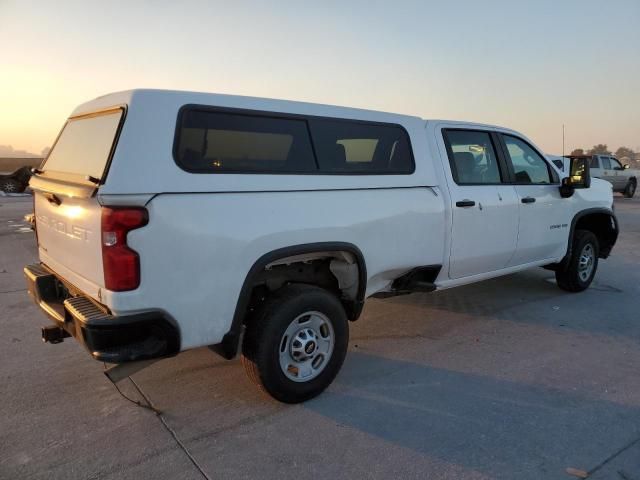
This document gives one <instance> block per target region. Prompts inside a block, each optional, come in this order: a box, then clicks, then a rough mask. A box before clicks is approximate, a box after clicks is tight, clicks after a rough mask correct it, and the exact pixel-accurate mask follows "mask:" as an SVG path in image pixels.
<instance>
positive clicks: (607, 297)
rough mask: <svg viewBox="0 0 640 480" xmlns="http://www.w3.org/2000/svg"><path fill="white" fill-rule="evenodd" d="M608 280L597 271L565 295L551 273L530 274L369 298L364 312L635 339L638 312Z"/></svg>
mask: <svg viewBox="0 0 640 480" xmlns="http://www.w3.org/2000/svg"><path fill="white" fill-rule="evenodd" d="M608 277H609V275H606V274H605V273H604V272H599V277H596V279H595V280H594V283H593V284H592V286H591V287H590V288H589V289H588V290H586V291H585V292H581V293H579V294H570V293H567V292H564V291H562V290H560V289H559V288H558V287H557V285H556V283H555V278H554V275H553V272H549V271H546V270H543V269H538V270H530V271H524V272H520V273H517V274H513V275H508V276H505V277H500V278H495V279H492V280H487V281H484V282H479V283H475V284H471V285H466V286H463V287H458V288H453V289H449V290H442V291H436V292H433V293H417V294H412V295H407V296H401V297H393V298H390V299H386V300H371V301H368V305H367V308H366V309H365V314H366V316H373V317H379V316H380V314H379V313H376V312H377V311H379V312H384V315H386V316H391V315H397V314H401V315H406V314H407V312H413V313H411V314H410V315H411V321H412V322H414V319H415V320H416V321H417V320H419V319H421V320H423V321H429V320H432V319H436V318H445V319H448V320H451V321H452V322H456V321H457V322H464V321H472V320H473V321H478V320H480V319H483V318H485V319H486V318H491V319H497V320H507V321H513V322H522V323H529V324H534V325H541V326H548V327H554V328H556V327H561V328H568V329H575V330H583V331H588V332H592V333H601V334H606V335H614V336H615V335H623V336H625V337H627V338H640V325H639V324H638V322H637V321H636V319H637V308H636V307H635V306H634V305H633V302H629V301H628V297H627V294H626V292H625V291H623V289H622V288H619V286H616V285H615V283H617V282H615V281H610V280H615V279H610V278H608ZM407 307H408V308H407ZM612 315H613V316H612ZM363 320H364V321H365V322H366V319H363ZM427 336H428V335H427Z"/></svg>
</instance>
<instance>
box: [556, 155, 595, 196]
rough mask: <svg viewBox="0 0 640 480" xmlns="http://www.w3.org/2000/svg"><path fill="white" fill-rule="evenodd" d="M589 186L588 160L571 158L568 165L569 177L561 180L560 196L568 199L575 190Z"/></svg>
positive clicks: (589, 171)
mask: <svg viewBox="0 0 640 480" xmlns="http://www.w3.org/2000/svg"><path fill="white" fill-rule="evenodd" d="M590 186H591V170H590V168H589V159H588V158H582V157H574V158H571V161H570V163H569V176H568V177H565V178H563V179H562V185H561V186H560V195H561V196H562V197H563V198H569V197H570V196H572V195H573V193H574V191H575V189H576V188H589V187H590Z"/></svg>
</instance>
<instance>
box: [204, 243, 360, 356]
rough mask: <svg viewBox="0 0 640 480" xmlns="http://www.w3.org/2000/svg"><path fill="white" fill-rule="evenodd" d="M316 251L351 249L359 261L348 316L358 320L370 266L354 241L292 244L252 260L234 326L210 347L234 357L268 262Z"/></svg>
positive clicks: (223, 354)
mask: <svg viewBox="0 0 640 480" xmlns="http://www.w3.org/2000/svg"><path fill="white" fill-rule="evenodd" d="M313 252H348V253H351V254H352V255H354V256H355V258H356V262H357V264H358V293H357V296H356V300H355V301H354V302H352V305H351V306H350V308H347V317H348V318H349V319H350V320H357V319H358V317H359V316H360V314H361V313H362V308H363V306H364V298H365V292H366V290H367V266H366V263H365V260H364V256H363V255H362V252H361V251H360V249H359V248H358V247H356V246H355V245H354V244H352V243H347V242H316V243H305V244H301V245H292V246H289V247H284V248H279V249H277V250H273V251H271V252H269V253H266V254H264V255H263V256H261V257H260V258H259V259H258V260H257V261H256V262H255V263H254V264H253V266H252V267H251V269H250V270H249V273H247V276H246V278H245V280H244V283H243V284H242V289H241V290H240V295H239V297H238V302H237V303H236V309H235V313H234V315H233V321H232V322H231V328H230V329H229V331H228V332H227V333H226V334H225V336H224V337H223V339H222V342H221V343H220V344H218V345H213V346H212V347H211V349H212V350H214V351H215V352H216V353H218V354H220V355H221V356H222V357H224V358H226V359H232V358H234V357H235V356H236V354H237V353H238V345H239V342H240V336H241V334H242V327H243V325H242V323H243V320H244V318H245V315H246V313H247V309H248V307H249V301H250V299H251V292H252V291H253V287H254V281H255V279H256V277H257V276H258V275H259V274H260V273H261V272H262V271H263V270H264V269H265V267H266V266H267V265H269V264H270V263H273V262H275V261H276V260H279V259H281V258H286V257H292V256H294V255H303V254H305V253H313Z"/></svg>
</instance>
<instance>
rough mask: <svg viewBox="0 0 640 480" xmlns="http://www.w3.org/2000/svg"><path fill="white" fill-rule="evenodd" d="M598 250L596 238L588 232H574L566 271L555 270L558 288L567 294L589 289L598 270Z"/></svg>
mask: <svg viewBox="0 0 640 480" xmlns="http://www.w3.org/2000/svg"><path fill="white" fill-rule="evenodd" d="M599 253H600V248H599V244H598V238H597V237H596V236H595V235H594V234H593V232H590V231H589V230H576V232H575V234H574V236H573V247H572V249H571V258H570V259H569V265H568V266H567V268H566V269H559V270H556V282H557V283H558V287H560V288H561V289H563V290H566V291H567V292H582V291H583V290H586V289H587V288H589V285H591V282H592V281H593V277H594V276H595V275H596V270H597V269H598V255H599Z"/></svg>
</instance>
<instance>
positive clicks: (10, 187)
mask: <svg viewBox="0 0 640 480" xmlns="http://www.w3.org/2000/svg"><path fill="white" fill-rule="evenodd" d="M2 189H3V190H4V191H5V192H6V193H16V192H17V191H18V187H17V186H16V184H15V183H13V182H6V183H4V184H3V185H2Z"/></svg>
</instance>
